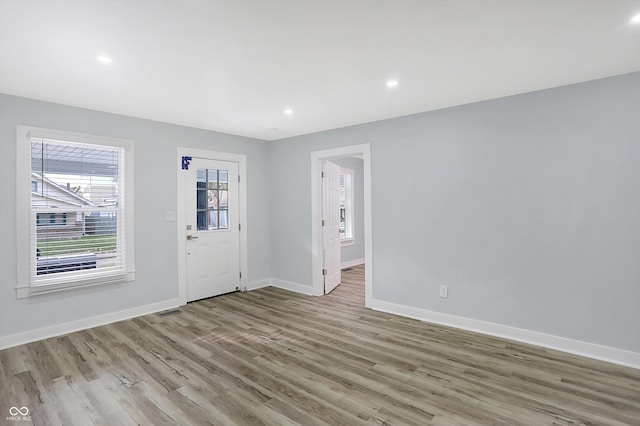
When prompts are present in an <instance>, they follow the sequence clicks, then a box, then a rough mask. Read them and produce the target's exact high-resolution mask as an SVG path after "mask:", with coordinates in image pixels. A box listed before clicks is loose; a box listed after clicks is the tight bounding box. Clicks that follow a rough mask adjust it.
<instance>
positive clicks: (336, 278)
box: [322, 160, 342, 294]
mask: <svg viewBox="0 0 640 426" xmlns="http://www.w3.org/2000/svg"><path fill="white" fill-rule="evenodd" d="M322 171H323V173H324V175H323V176H324V178H323V179H322V186H323V197H322V199H323V203H322V211H323V218H324V227H323V228H322V235H323V247H324V269H325V270H326V274H325V277H324V293H325V294H327V293H329V292H331V290H333V289H334V288H336V287H337V286H338V285H339V284H340V282H341V281H342V275H341V272H342V271H341V269H340V265H341V259H340V250H341V245H340V167H339V166H337V165H336V164H333V163H331V162H329V161H326V160H325V161H323V164H322Z"/></svg>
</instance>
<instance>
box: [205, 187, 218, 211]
mask: <svg viewBox="0 0 640 426" xmlns="http://www.w3.org/2000/svg"><path fill="white" fill-rule="evenodd" d="M207 207H208V208H209V209H217V208H218V195H217V191H215V190H213V191H212V190H208V191H207Z"/></svg>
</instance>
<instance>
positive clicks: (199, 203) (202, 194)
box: [196, 189, 207, 210]
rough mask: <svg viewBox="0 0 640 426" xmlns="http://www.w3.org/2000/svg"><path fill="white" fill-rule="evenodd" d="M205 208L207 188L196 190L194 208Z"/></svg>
mask: <svg viewBox="0 0 640 426" xmlns="http://www.w3.org/2000/svg"><path fill="white" fill-rule="evenodd" d="M206 208H207V190H206V189H203V190H197V191H196V209H198V210H205V209H206Z"/></svg>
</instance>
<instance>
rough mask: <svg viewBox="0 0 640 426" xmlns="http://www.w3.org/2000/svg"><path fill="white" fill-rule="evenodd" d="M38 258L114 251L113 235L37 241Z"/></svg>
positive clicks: (114, 239)
mask: <svg viewBox="0 0 640 426" xmlns="http://www.w3.org/2000/svg"><path fill="white" fill-rule="evenodd" d="M38 248H39V249H40V256H59V255H65V254H80V253H109V252H115V251H116V236H115V235H85V236H84V237H80V238H71V239H66V240H65V239H57V240H43V241H38Z"/></svg>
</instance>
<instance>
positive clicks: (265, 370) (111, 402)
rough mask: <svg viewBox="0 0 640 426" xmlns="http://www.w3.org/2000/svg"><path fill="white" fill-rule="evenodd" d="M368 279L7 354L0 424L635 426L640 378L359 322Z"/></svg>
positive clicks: (504, 346)
mask: <svg viewBox="0 0 640 426" xmlns="http://www.w3.org/2000/svg"><path fill="white" fill-rule="evenodd" d="M363 275H364V272H363V268H362V267H355V268H351V269H350V270H348V271H345V272H344V274H343V284H341V285H340V286H339V287H338V288H337V289H336V290H334V291H333V292H332V293H331V294H330V295H328V296H325V297H308V296H303V295H299V294H296V293H291V292H288V291H284V290H280V289H275V288H265V289H260V290H256V291H253V292H249V293H235V294H231V295H227V296H223V297H218V298H213V299H208V300H203V301H200V302H196V303H192V304H189V305H187V306H185V307H182V308H180V310H181V313H178V314H174V315H169V316H165V317H160V316H158V315H155V314H154V315H147V316H144V317H140V318H135V319H132V320H128V321H122V322H119V323H115V324H111V325H107V326H103V327H97V328H93V329H90V330H86V331H81V332H77V333H72V334H68V335H65V336H61V337H56V338H51V339H47V340H43V341H39V342H35V343H31V344H27V345H22V346H18V347H15V348H11V349H6V350H3V351H0V380H1V382H0V385H1V387H0V424H1V423H2V422H3V421H5V420H6V417H7V416H9V414H8V412H9V409H10V407H12V406H16V407H23V406H24V407H28V408H29V410H30V415H31V416H32V417H31V418H32V421H33V423H34V424H38V425H91V424H99V425H121V424H122V425H129V424H132V425H133V424H143V425H157V424H180V425H188V424H198V425H200V424H216V425H234V424H239V425H248V424H283V425H286V424H300V425H322V424H334V425H335V424H339V425H351V424H354V425H356V424H367V425H390V424H394V425H395V424H410V425H473V424H479V425H492V424H514V425H515V424H526V425H591V424H593V425H623V424H625V425H640V371H639V370H634V369H631V368H624V367H620V366H616V365H612V364H607V363H604V362H599V361H594V360H590V359H585V358H580V357H577V356H572V355H567V354H563V353H560V352H555V351H551V350H546V349H543V348H538V347H534V346H529V345H525V344H520V343H516V342H512V341H508V340H503V339H498V338H492V337H487V336H483V335H479V334H474V333H470V332H465V331H460V330H456V329H452V328H447V327H441V326H436V325H431V324H428V323H423V322H419V321H415V320H411V319H407V318H402V317H398V316H394V315H389V314H385V313H380V312H374V311H371V310H368V309H364V307H363V305H364V296H363V293H364V288H363ZM6 423H7V424H14V425H15V424H28V423H29V422H19V423H18V422H11V421H9V420H6Z"/></svg>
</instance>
